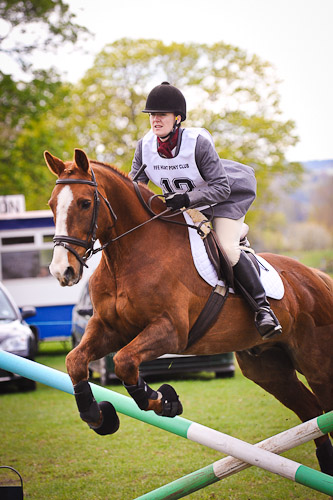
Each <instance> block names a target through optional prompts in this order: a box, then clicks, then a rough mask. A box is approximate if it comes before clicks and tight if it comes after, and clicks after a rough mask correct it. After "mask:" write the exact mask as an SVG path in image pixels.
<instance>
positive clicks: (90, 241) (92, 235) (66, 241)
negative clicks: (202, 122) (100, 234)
mask: <svg viewBox="0 0 333 500" xmlns="http://www.w3.org/2000/svg"><path fill="white" fill-rule="evenodd" d="M90 170H91V178H92V180H84V179H57V181H56V184H86V185H88V186H92V187H94V188H95V189H94V207H93V214H92V220H91V225H90V229H89V231H88V233H87V238H86V239H85V240H82V239H80V238H75V237H72V236H67V235H55V236H54V238H53V242H54V246H62V247H64V248H65V249H66V250H68V251H69V252H71V253H72V254H73V255H75V257H76V258H77V260H78V261H79V262H80V264H81V266H84V267H88V265H87V264H86V261H87V260H88V259H90V258H91V257H92V256H93V255H95V254H96V253H97V252H100V251H102V250H104V249H105V248H106V247H107V246H108V245H110V243H113V242H115V241H118V240H119V239H120V238H123V237H124V236H127V235H128V234H130V233H132V232H133V231H136V230H137V229H140V228H141V227H143V226H144V225H146V224H148V223H149V222H152V221H154V220H156V219H160V220H162V221H164V222H169V223H172V224H178V225H181V226H186V227H191V228H193V229H195V230H196V231H197V232H198V233H199V235H200V236H204V233H203V231H202V230H201V228H200V226H201V224H203V223H204V222H205V221H203V222H202V223H200V224H199V225H198V226H196V225H194V224H187V223H186V222H180V221H175V220H172V218H173V217H175V216H177V215H179V214H181V213H182V212H183V210H178V211H176V212H174V213H172V214H170V215H169V216H166V215H165V214H167V213H168V212H170V208H167V209H166V210H164V211H162V212H160V213H158V214H156V213H155V212H154V211H153V210H152V208H151V204H152V201H153V199H155V198H156V197H160V196H162V197H165V196H166V195H153V196H151V197H150V198H149V200H148V203H147V202H146V201H145V200H144V198H143V196H142V193H141V191H140V187H139V184H138V183H137V182H136V180H133V186H134V190H135V193H136V195H137V197H138V199H139V201H140V203H141V205H142V206H143V207H144V208H145V210H146V211H147V212H148V213H149V215H150V216H151V218H150V219H148V220H146V221H144V222H142V223H141V224H138V225H137V226H135V227H133V228H131V229H129V230H128V231H126V232H124V233H122V234H120V235H119V236H116V237H115V238H112V239H110V240H109V241H107V242H106V243H104V244H103V245H101V246H100V247H98V248H94V245H95V242H96V233H97V229H98V225H97V219H98V214H99V208H100V197H101V198H102V199H103V200H104V202H105V204H106V206H107V207H108V209H109V211H110V214H111V217H112V219H113V221H114V222H113V225H112V227H114V226H115V224H116V222H117V220H118V218H117V215H116V214H115V212H114V210H113V208H112V206H111V204H110V202H109V201H108V199H107V198H105V197H104V196H103V195H102V194H101V193H100V192H99V190H98V189H97V188H98V184H97V181H96V177H95V174H94V171H93V169H92V168H91V167H90ZM71 244H72V245H76V246H80V247H83V248H85V249H86V252H85V254H84V255H83V256H82V257H81V256H80V255H79V254H78V252H77V251H76V250H75V249H74V248H73V247H72V246H71Z"/></svg>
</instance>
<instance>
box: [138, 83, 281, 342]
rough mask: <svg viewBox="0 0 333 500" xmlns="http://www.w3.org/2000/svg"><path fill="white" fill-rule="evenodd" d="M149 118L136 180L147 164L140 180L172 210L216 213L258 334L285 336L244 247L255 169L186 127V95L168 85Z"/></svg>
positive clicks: (152, 96) (154, 99)
mask: <svg viewBox="0 0 333 500" xmlns="http://www.w3.org/2000/svg"><path fill="white" fill-rule="evenodd" d="M143 113H149V118H150V125H151V130H150V131H149V132H148V133H147V134H146V135H145V136H144V137H143V138H142V139H141V140H140V141H139V142H138V144H137V147H136V150H135V155H134V159H133V163H132V169H131V173H130V176H131V177H134V175H135V174H136V173H137V172H138V170H139V168H140V167H141V165H142V164H146V165H147V167H146V168H145V170H144V171H142V172H141V173H140V174H139V176H138V178H137V180H138V181H140V182H144V183H148V181H149V180H151V181H152V182H153V183H154V184H156V185H157V186H159V187H161V188H162V190H163V192H164V194H167V193H172V194H171V195H170V196H169V197H166V204H167V206H168V207H169V208H171V209H172V210H179V209H180V208H183V207H185V208H188V207H195V208H197V209H199V210H200V211H202V212H203V214H204V215H205V216H209V215H212V214H213V227H214V230H215V232H216V234H217V236H218V238H219V241H220V243H221V245H222V247H223V249H224V251H225V253H226V255H227V257H228V259H229V261H230V263H231V266H232V267H233V272H234V275H235V277H236V279H237V280H238V282H239V283H240V284H241V285H242V286H243V287H244V288H245V290H246V291H247V293H248V294H249V295H250V297H252V299H253V301H254V303H255V304H253V302H252V301H251V300H250V301H249V304H250V306H251V307H252V309H253V310H254V311H255V325H256V327H257V330H258V331H259V333H260V335H261V336H262V337H263V338H265V339H266V338H271V337H273V336H274V335H276V334H278V333H281V331H282V329H281V326H280V324H279V322H278V320H277V318H276V317H275V315H274V313H273V312H272V310H271V308H270V305H269V302H268V300H267V298H266V294H265V290H264V288H263V286H262V284H261V281H260V279H259V274H258V272H257V270H256V268H255V266H254V264H253V263H252V261H251V259H250V258H249V257H248V255H247V254H246V253H245V252H244V251H241V249H240V248H239V240H240V235H241V231H242V226H243V222H244V219H245V214H246V212H247V210H248V209H249V207H250V205H251V204H252V202H253V200H254V199H255V196H256V179H255V175H254V170H253V169H252V168H251V167H248V166H246V165H242V164H240V163H236V162H234V161H230V160H224V159H223V160H221V159H220V158H219V156H218V154H217V152H216V150H215V147H214V143H213V140H212V137H211V135H210V134H209V132H208V131H207V130H205V129H202V128H185V129H184V128H181V122H183V121H184V120H185V119H186V101H185V98H184V96H183V94H182V93H181V92H180V90H178V89H177V88H176V87H174V86H173V85H170V84H169V83H168V82H162V84H161V85H158V86H157V87H154V88H153V90H152V91H151V92H150V93H149V95H148V98H147V101H146V107H145V109H144V110H143ZM211 206H213V212H212V208H211ZM245 298H247V299H248V297H246V295H245ZM248 300H249V299H248ZM255 305H256V307H255Z"/></svg>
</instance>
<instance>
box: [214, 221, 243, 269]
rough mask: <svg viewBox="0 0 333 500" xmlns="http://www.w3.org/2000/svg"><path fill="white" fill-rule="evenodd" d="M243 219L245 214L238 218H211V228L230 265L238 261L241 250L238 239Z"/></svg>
mask: <svg viewBox="0 0 333 500" xmlns="http://www.w3.org/2000/svg"><path fill="white" fill-rule="evenodd" d="M244 219H245V216H243V217H241V218H240V219H238V220H234V219H225V218H223V217H215V218H214V220H213V228H214V230H215V232H216V234H217V237H218V239H219V241H220V243H221V246H222V248H223V250H224V251H225V253H226V254H227V257H228V259H229V261H230V264H231V265H232V267H233V266H235V265H236V264H237V262H238V261H239V257H240V252H241V251H240V248H239V240H240V237H241V233H242V229H243V223H244Z"/></svg>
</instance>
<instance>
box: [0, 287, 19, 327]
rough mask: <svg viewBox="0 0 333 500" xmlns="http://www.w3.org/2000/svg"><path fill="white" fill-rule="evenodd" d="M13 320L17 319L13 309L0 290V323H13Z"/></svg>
mask: <svg viewBox="0 0 333 500" xmlns="http://www.w3.org/2000/svg"><path fill="white" fill-rule="evenodd" d="M15 319H17V315H16V312H15V309H14V308H13V307H12V305H11V303H10V302H9V300H8V298H7V297H6V295H5V294H4V293H3V291H2V290H1V289H0V321H1V322H3V321H14V320H15Z"/></svg>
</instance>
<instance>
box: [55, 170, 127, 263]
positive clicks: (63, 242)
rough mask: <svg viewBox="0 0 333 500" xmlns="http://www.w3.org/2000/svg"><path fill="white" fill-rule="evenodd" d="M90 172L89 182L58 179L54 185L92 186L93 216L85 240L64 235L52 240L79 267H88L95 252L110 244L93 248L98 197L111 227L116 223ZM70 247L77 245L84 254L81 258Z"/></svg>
mask: <svg viewBox="0 0 333 500" xmlns="http://www.w3.org/2000/svg"><path fill="white" fill-rule="evenodd" d="M90 170H91V179H92V180H91V181H89V180H84V179H58V180H57V181H56V184H86V185H88V186H93V187H94V188H95V189H94V207H93V214H92V219H91V224H90V229H89V231H88V233H87V238H86V239H85V240H81V239H80V238H74V237H72V236H66V235H62V234H60V235H55V236H54V238H53V242H54V246H55V247H56V246H59V245H60V246H62V247H64V248H65V249H66V250H68V251H69V252H71V253H72V254H73V255H75V257H76V258H77V260H78V261H79V262H80V264H81V266H84V267H88V266H87V264H86V261H87V260H88V259H90V257H92V255H94V254H95V253H97V252H100V251H101V250H104V248H106V247H107V246H108V245H109V243H110V242H107V243H105V244H104V245H101V246H100V247H99V248H94V245H95V242H96V232H97V228H98V225H97V219H98V213H99V207H100V197H101V198H102V199H103V200H104V202H105V204H106V206H107V207H108V209H109V211H110V214H111V217H112V219H113V221H114V223H113V225H115V223H116V222H117V216H116V214H115V213H114V211H113V209H112V207H111V205H110V203H109V201H108V200H107V199H106V198H105V197H104V196H103V195H102V194H101V193H100V192H99V191H98V189H97V182H96V178H95V174H94V171H93V169H92V168H90ZM71 244H72V245H77V246H80V247H83V248H85V249H86V252H85V254H84V255H83V256H82V257H81V255H79V254H78V253H77V251H76V250H75V249H74V248H73V247H72V246H71Z"/></svg>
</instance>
